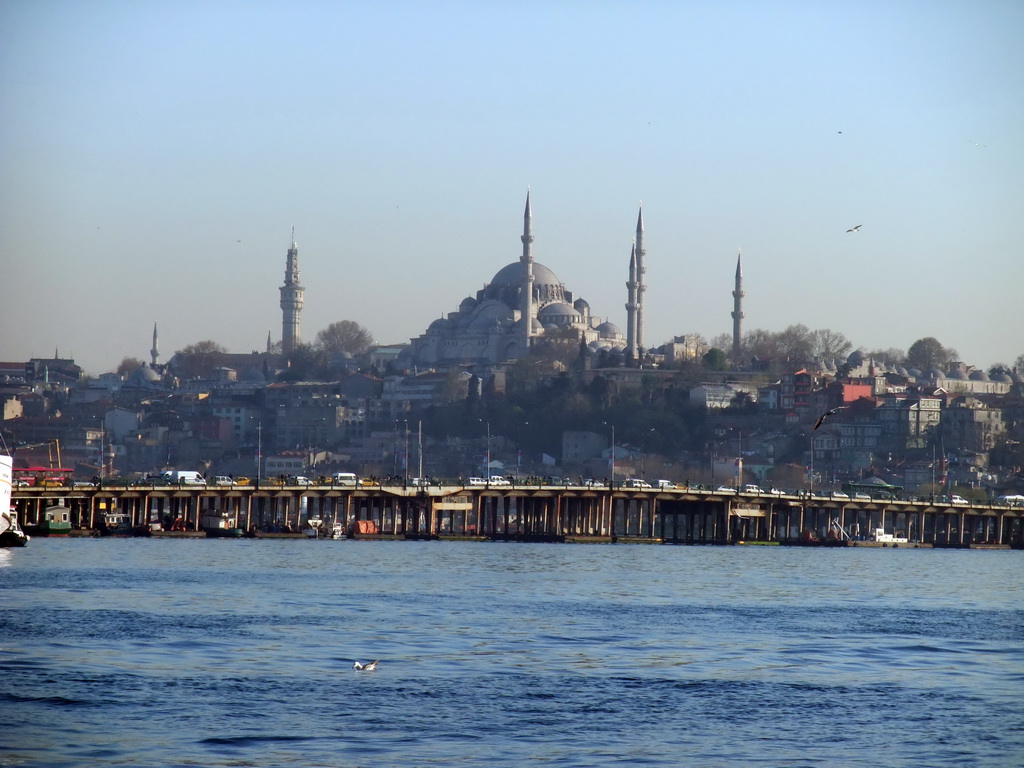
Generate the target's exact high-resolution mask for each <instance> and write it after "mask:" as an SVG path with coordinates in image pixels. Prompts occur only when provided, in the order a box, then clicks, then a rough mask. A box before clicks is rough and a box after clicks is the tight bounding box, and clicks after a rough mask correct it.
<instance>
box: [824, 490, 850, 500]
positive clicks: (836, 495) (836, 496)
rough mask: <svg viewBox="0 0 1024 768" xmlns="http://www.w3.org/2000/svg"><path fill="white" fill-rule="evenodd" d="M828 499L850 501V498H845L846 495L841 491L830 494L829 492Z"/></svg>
mask: <svg viewBox="0 0 1024 768" xmlns="http://www.w3.org/2000/svg"><path fill="white" fill-rule="evenodd" d="M829 498H833V499H842V500H843V501H849V500H850V497H849V496H847V495H846V494H845V493H843V492H842V491H832V492H831V493H830V494H829Z"/></svg>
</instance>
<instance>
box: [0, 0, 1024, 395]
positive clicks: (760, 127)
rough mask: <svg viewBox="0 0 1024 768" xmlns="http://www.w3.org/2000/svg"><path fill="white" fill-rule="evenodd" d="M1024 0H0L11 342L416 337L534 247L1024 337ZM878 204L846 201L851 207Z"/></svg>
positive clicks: (871, 320)
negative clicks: (526, 213)
mask: <svg viewBox="0 0 1024 768" xmlns="http://www.w3.org/2000/svg"><path fill="white" fill-rule="evenodd" d="M1022 35H1024V3H1021V2H1019V1H1018V0H1005V1H998V0H980V1H968V0H964V1H962V2H947V1H945V0H920V1H915V0H907V1H905V2H898V1H897V2H893V1H892V0H880V1H878V2H873V1H872V0H865V1H862V2H856V3H844V2H827V1H817V0H815V1H811V0H808V1H806V2H797V1H793V2H782V1H774V2H773V1H772V0H766V1H764V2H753V1H745V2H741V1H739V0H724V2H685V0H682V1H680V0H676V1H674V2H658V1H657V0H652V1H651V2H644V3H635V2H627V1H626V0H622V1H620V2H617V1H615V0H592V1H590V2H582V1H580V2H559V1H558V0H544V1H540V0H538V1H534V0H516V1H515V2H512V1H509V2H502V1H501V0H498V1H496V2H483V3H481V2H449V1H445V2H439V1H433V0H424V1H417V2H412V1H410V2H397V1H394V0H383V1H382V2H373V3H370V2H343V1H342V2H304V1H303V0H298V2H294V1H289V2H273V1H269V0H264V1H260V0H247V1H246V2H226V1H223V0H203V1H201V2H200V1H198V0H196V1H192V0H176V2H173V3H146V2H135V1H134V0H132V1H130V2H129V1H125V0H90V1H89V2H81V0H70V1H68V0H33V1H32V2H26V1H23V0H0V114H2V115H3V123H2V125H3V128H2V130H0V302H2V303H0V307H2V310H0V317H2V326H0V360H4V361H20V360H27V359H28V358H30V357H50V356H52V355H54V354H55V353H57V354H59V355H60V356H62V357H74V359H75V360H76V361H77V362H78V363H79V364H80V365H81V366H83V368H84V369H85V370H86V372H87V373H90V374H93V375H95V374H99V373H102V372H104V371H110V370H113V369H114V368H116V367H117V365H118V363H119V362H120V361H121V360H122V359H123V358H124V357H136V358H139V359H142V360H148V359H149V349H150V347H151V346H152V332H153V325H154V323H157V324H158V328H159V345H160V360H161V362H164V361H166V360H167V359H168V358H170V357H171V355H172V354H173V353H174V352H175V351H176V350H178V349H181V348H183V347H185V346H186V345H189V344H193V343H196V342H198V341H204V340H213V341H216V342H218V343H219V344H221V345H223V346H225V347H226V348H227V349H229V350H230V351H232V352H249V351H252V350H263V349H265V347H266V341H267V335H268V332H269V334H270V335H271V337H272V339H273V340H274V341H278V340H280V338H281V310H280V306H279V300H280V294H279V287H280V286H281V285H282V283H283V280H284V268H285V256H286V253H287V250H288V246H289V244H290V242H291V231H292V228H293V227H294V231H295V240H296V242H297V243H298V247H299V264H300V269H301V283H302V285H303V286H304V287H305V307H304V309H303V311H302V317H301V323H302V338H303V340H304V341H313V340H314V339H315V337H316V334H317V332H318V331H319V330H321V329H323V328H325V327H326V326H328V325H329V324H330V323H332V322H335V321H337V320H354V321H356V322H358V323H360V324H361V325H363V326H365V327H366V328H367V329H368V330H369V331H370V332H371V333H372V335H373V337H374V338H375V339H376V340H377V341H378V342H379V343H382V344H392V343H402V342H408V340H409V339H410V338H413V337H416V336H418V335H420V334H421V333H422V332H424V331H425V329H426V327H427V326H428V325H429V323H430V322H431V321H432V320H434V319H436V318H438V317H442V316H445V315H447V314H448V313H450V312H454V311H456V310H457V309H458V306H459V303H460V302H461V300H462V299H463V298H464V297H466V296H471V295H475V293H476V291H478V290H479V289H480V288H482V287H483V286H484V284H485V283H487V282H488V281H489V280H490V279H491V277H492V276H493V275H494V274H495V273H496V272H497V271H498V270H500V269H501V268H502V267H503V266H505V265H506V264H509V263H511V262H513V261H516V260H518V258H519V256H520V254H521V252H522V245H521V243H520V240H519V236H520V235H521V234H522V228H523V218H522V216H523V207H524V203H525V200H526V194H527V190H528V189H529V190H530V195H531V202H532V209H533V230H534V236H535V242H534V246H533V254H534V257H535V259H536V260H537V261H538V262H539V263H541V264H543V265H545V266H547V267H548V268H550V269H551V270H552V271H553V272H554V273H555V274H556V275H557V276H558V278H559V279H560V280H561V281H562V282H563V283H564V284H565V286H566V288H567V289H569V290H570V291H572V292H573V293H574V295H575V297H576V298H584V299H586V300H587V301H588V302H589V304H590V306H591V311H592V313H593V314H595V315H597V316H600V317H602V318H604V319H607V320H611V321H612V322H614V323H616V324H617V325H619V326H620V327H621V328H623V329H624V328H625V325H626V311H625V307H624V305H625V303H626V286H625V283H626V280H627V278H628V265H629V254H630V248H631V246H632V240H633V237H634V234H635V227H636V219H637V212H638V209H639V207H640V205H641V203H642V205H643V215H644V223H645V243H644V244H645V247H646V249H647V258H646V265H647V275H646V283H647V291H646V295H645V320H644V324H645V342H646V344H647V345H648V346H655V345H658V344H661V343H664V342H666V341H669V340H670V339H671V338H672V337H673V336H677V335H683V334H690V333H698V334H701V335H703V336H704V337H705V338H711V337H714V336H716V335H718V334H721V333H727V332H728V333H731V330H732V320H731V317H730V312H731V311H732V309H733V304H732V295H731V291H732V290H733V287H734V286H733V279H734V273H735V267H736V258H737V253H738V252H739V251H740V249H742V255H743V256H742V258H743V275H744V279H743V289H744V291H745V292H746V297H745V299H744V304H743V310H744V312H745V313H746V318H745V320H744V330H747V331H749V330H753V329H764V330H768V331H781V330H783V329H785V328H786V327H787V326H790V325H793V324H798V323H799V324H803V325H806V326H807V327H808V328H810V329H812V330H813V329H825V328H827V329H830V330H832V331H836V332H839V333H842V334H843V335H845V336H846V337H847V338H848V339H849V340H850V342H851V343H852V344H853V345H854V347H857V348H862V349H866V350H872V349H888V348H897V349H902V350H906V349H907V348H908V347H909V346H910V345H911V344H913V342H914V341H916V340H918V339H920V338H923V337H928V336H933V337H935V338H937V339H938V340H939V341H940V342H941V343H942V344H943V345H944V346H946V347H951V348H954V349H956V350H957V351H958V352H959V353H960V358H961V359H962V360H963V361H964V362H966V363H968V364H970V365H974V366H977V367H982V368H987V367H988V366H990V365H993V364H997V363H1013V361H1014V360H1015V359H1016V358H1017V357H1018V356H1020V355H1021V354H1024V300H1022V297H1024V268H1022V263H1024V248H1022V245H1021V243H1022V242H1024V240H1022V223H1024V46H1022V45H1021V44H1020V40H1021V39H1022ZM858 224H859V225H861V229H860V230H859V231H857V232H854V233H848V232H847V231H846V230H847V229H849V228H851V227H853V226H855V225H858Z"/></svg>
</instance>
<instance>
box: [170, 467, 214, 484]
mask: <svg viewBox="0 0 1024 768" xmlns="http://www.w3.org/2000/svg"><path fill="white" fill-rule="evenodd" d="M160 479H161V480H163V481H164V482H165V483H170V484H171V485H206V478H205V477H203V475H202V473H200V472H193V471H191V470H188V469H172V470H169V471H167V472H164V473H163V474H162V475H160Z"/></svg>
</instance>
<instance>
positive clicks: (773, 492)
mask: <svg viewBox="0 0 1024 768" xmlns="http://www.w3.org/2000/svg"><path fill="white" fill-rule="evenodd" d="M765 493H767V494H768V495H769V496H785V495H786V492H785V491H780V490H779V489H778V488H769V489H768V490H767V491H765Z"/></svg>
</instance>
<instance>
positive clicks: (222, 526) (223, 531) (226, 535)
mask: <svg viewBox="0 0 1024 768" xmlns="http://www.w3.org/2000/svg"><path fill="white" fill-rule="evenodd" d="M233 522H234V521H233V520H232V519H231V518H230V516H229V515H228V513H227V512H221V513H216V512H210V513H208V514H205V515H203V516H202V518H200V521H199V523H200V527H201V528H202V529H203V530H204V531H205V532H206V535H207V537H209V538H211V539H240V538H242V537H243V536H245V531H243V530H242V529H241V528H239V527H237V526H236V525H233Z"/></svg>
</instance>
